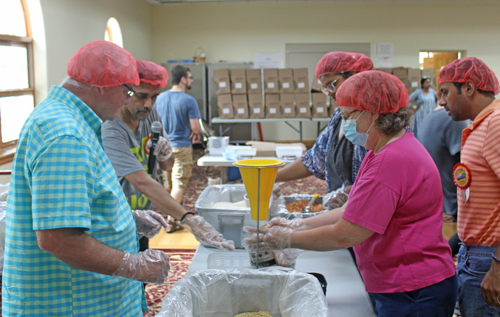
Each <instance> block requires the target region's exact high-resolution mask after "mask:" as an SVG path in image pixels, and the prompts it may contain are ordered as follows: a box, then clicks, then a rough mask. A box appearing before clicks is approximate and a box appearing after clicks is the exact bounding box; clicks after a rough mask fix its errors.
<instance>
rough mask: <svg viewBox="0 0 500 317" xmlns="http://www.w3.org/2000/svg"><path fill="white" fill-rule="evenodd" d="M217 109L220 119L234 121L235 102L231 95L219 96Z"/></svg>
mask: <svg viewBox="0 0 500 317" xmlns="http://www.w3.org/2000/svg"><path fill="white" fill-rule="evenodd" d="M217 107H218V108H219V118H220V119H233V118H234V111H233V100H232V98H231V95H217Z"/></svg>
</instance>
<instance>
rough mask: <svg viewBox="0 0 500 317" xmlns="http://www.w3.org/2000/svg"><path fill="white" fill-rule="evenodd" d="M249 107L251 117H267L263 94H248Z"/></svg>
mask: <svg viewBox="0 0 500 317" xmlns="http://www.w3.org/2000/svg"><path fill="white" fill-rule="evenodd" d="M248 108H249V111H250V118H265V117H266V113H265V109H264V102H263V101H262V94H260V95H248Z"/></svg>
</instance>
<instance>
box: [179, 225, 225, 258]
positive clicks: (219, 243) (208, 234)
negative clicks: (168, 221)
mask: <svg viewBox="0 0 500 317" xmlns="http://www.w3.org/2000/svg"><path fill="white" fill-rule="evenodd" d="M181 225H182V226H183V227H184V228H186V229H188V230H189V231H191V233H192V234H194V236H195V238H196V240H198V241H199V242H200V243H201V244H203V245H211V246H213V247H216V248H218V249H227V250H229V251H234V242H233V241H232V240H226V239H224V238H223V237H222V234H221V233H219V232H217V230H215V228H214V227H213V226H212V225H211V224H209V223H208V222H207V221H206V220H205V219H203V217H201V216H188V217H186V218H184V220H182V221H181Z"/></svg>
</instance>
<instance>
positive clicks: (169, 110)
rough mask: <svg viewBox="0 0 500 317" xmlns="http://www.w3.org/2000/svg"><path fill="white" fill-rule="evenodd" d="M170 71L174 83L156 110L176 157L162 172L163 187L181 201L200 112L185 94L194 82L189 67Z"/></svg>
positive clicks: (197, 135) (190, 166)
mask: <svg viewBox="0 0 500 317" xmlns="http://www.w3.org/2000/svg"><path fill="white" fill-rule="evenodd" d="M170 73H171V75H172V85H173V86H172V88H171V89H170V90H168V91H166V92H163V93H161V94H160V96H158V100H157V101H156V109H158V112H159V113H160V116H161V119H162V121H163V125H164V128H165V131H167V134H168V137H169V138H170V141H171V143H172V148H173V151H174V157H175V162H174V167H173V169H172V172H171V173H168V172H167V173H164V174H166V175H164V176H165V182H166V184H165V187H166V188H167V190H170V193H171V194H172V197H174V199H175V200H177V202H178V203H181V202H182V197H183V196H184V191H185V190H186V188H187V184H188V181H189V178H191V171H192V169H193V147H192V146H193V144H196V143H198V142H200V140H201V134H200V132H201V126H200V121H199V119H200V118H201V115H200V110H199V108H198V103H197V102H196V99H194V98H193V97H192V96H190V95H188V94H186V90H189V89H191V85H192V84H193V76H192V75H191V71H190V70H189V68H187V67H184V66H182V65H177V66H175V67H174V68H172V70H171V72H170ZM177 219H179V218H177ZM170 220H173V219H170ZM169 224H171V225H172V231H173V230H175V229H176V226H175V224H174V222H173V221H169Z"/></svg>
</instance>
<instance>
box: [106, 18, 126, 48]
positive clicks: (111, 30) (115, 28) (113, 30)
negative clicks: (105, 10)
mask: <svg viewBox="0 0 500 317" xmlns="http://www.w3.org/2000/svg"><path fill="white" fill-rule="evenodd" d="M104 39H105V40H106V41H109V42H111V43H115V44H116V45H118V46H120V47H123V39H122V30H121V29H120V24H118V21H117V20H116V19H115V18H109V20H108V23H107V24H106V31H105V32H104Z"/></svg>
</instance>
